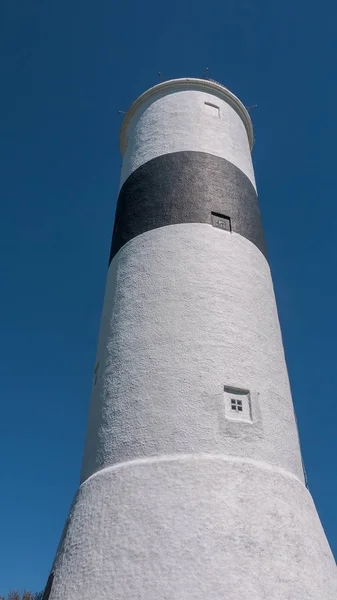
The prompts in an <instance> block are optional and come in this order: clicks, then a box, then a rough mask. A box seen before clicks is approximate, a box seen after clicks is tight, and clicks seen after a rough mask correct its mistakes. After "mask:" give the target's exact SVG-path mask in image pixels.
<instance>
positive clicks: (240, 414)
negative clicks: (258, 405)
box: [224, 386, 252, 423]
mask: <svg viewBox="0 0 337 600" xmlns="http://www.w3.org/2000/svg"><path fill="white" fill-rule="evenodd" d="M224 403H225V417H226V418H227V419H229V420H230V421H245V422H248V423H249V422H252V413H251V399H250V393H249V391H248V390H244V389H240V388H234V387H228V386H224Z"/></svg>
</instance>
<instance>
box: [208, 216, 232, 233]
mask: <svg viewBox="0 0 337 600" xmlns="http://www.w3.org/2000/svg"><path fill="white" fill-rule="evenodd" d="M211 223H212V225H213V227H218V228H219V229H224V230H225V231H231V230H232V227H231V220H230V217H226V216H225V215H221V214H220V213H215V212H212V213H211Z"/></svg>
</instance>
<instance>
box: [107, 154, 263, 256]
mask: <svg viewBox="0 0 337 600" xmlns="http://www.w3.org/2000/svg"><path fill="white" fill-rule="evenodd" d="M212 213H216V214H217V215H224V216H226V217H229V219H230V227H231V230H232V231H234V232H235V233H239V234H240V235H242V236H244V237H245V238H247V239H248V240H250V241H251V242H253V244H255V245H256V246H257V247H258V248H259V249H260V250H261V252H262V253H263V254H264V255H265V256H267V252H266V245H265V240H264V235H263V228H262V223H261V215H260V209H259V204H258V198H257V194H256V191H255V189H254V187H253V185H252V183H251V182H250V180H249V179H248V177H247V176H246V175H245V174H244V173H243V172H242V171H241V170H240V169H239V168H238V167H236V166H235V165H233V164H232V163H231V162H229V161H227V160H225V159H224V158H219V157H218V156H214V155H212V154H207V153H204V152H190V151H188V152H175V153H172V154H164V155H162V156H159V157H158V158H154V159H153V160H150V161H148V162H147V163H145V164H144V165H142V166H141V167H139V168H138V169H136V171H134V172H133V173H132V174H131V175H130V176H129V177H128V179H127V180H126V181H125V183H124V185H123V186H122V188H121V191H120V194H119V197H118V202H117V209H116V217H115V225H114V232H113V237H112V244H111V252H110V261H109V263H110V262H111V260H112V258H113V257H114V255H115V254H116V253H117V252H118V250H119V249H120V248H121V247H122V246H123V245H124V244H126V242H128V241H129V240H131V239H132V238H134V237H136V236H137V235H140V234H141V233H144V232H146V231H150V230H151V229H155V228H158V227H164V226H167V225H175V224H181V223H209V224H211V222H212V220H211V216H212Z"/></svg>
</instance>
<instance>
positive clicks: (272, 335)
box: [82, 223, 303, 481]
mask: <svg viewBox="0 0 337 600" xmlns="http://www.w3.org/2000/svg"><path fill="white" fill-rule="evenodd" d="M97 360H98V362H99V370H98V378H97V383H96V385H94V386H93V391H92V399H91V406H90V413H89V424H88V432H87V440H86V445H85V452H84V460H83V468H82V481H83V480H84V479H86V478H87V477H88V476H90V475H91V474H92V473H94V472H95V471H97V470H98V469H102V468H104V467H107V466H110V465H111V464H113V463H116V462H124V461H126V460H130V459H134V458H141V457H145V456H154V455H163V454H174V453H177V452H183V453H193V452H211V453H217V452H219V453H221V454H230V455H235V456H249V457H251V458H256V459H259V460H264V461H266V462H269V463H271V464H275V465H279V466H281V467H283V468H284V469H287V470H289V471H292V472H293V473H295V474H296V475H297V476H298V477H299V478H301V479H302V478H303V472H302V464H301V456H300V450H299V444H298V435H297V429H296V423H295V418H294V413H293V405H292V400H291V393H290V388H289V381H288V376H287V368H286V363H285V358H284V352H283V345H282V339H281V333H280V327H279V321H278V315H277V309H276V303H275V297H274V291H273V285H272V280H271V275H270V269H269V265H268V262H267V260H266V259H265V257H264V255H263V254H262V253H261V252H260V251H259V250H258V248H257V247H256V246H255V245H254V244H252V243H251V242H250V241H248V240H247V239H245V238H244V237H242V236H240V235H238V234H235V233H229V232H227V231H223V230H221V229H217V228H215V227H212V226H211V225H206V224H198V223H194V224H192V223H189V224H181V225H171V226H168V227H161V228H159V229H153V230H152V231H149V232H147V233H144V234H142V235H140V236H138V237H136V238H133V239H132V240H131V241H130V242H128V243H127V244H125V245H124V246H123V247H122V248H121V250H120V251H119V252H118V253H117V255H116V256H115V257H114V259H113V260H112V262H111V264H110V267H109V271H108V277H107V287H106V295H105V300H104V307H103V312H102V321H101V332H100V336H99V342H98V352H97ZM224 386H234V387H236V388H243V389H248V390H249V391H250V393H251V402H252V410H253V412H254V420H253V423H233V422H232V421H229V420H227V419H226V418H225V403H224Z"/></svg>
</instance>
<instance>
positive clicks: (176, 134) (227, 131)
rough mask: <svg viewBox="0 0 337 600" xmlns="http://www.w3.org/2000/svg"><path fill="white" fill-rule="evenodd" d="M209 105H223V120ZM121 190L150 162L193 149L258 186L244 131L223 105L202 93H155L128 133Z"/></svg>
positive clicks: (231, 109)
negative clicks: (231, 166)
mask: <svg viewBox="0 0 337 600" xmlns="http://www.w3.org/2000/svg"><path fill="white" fill-rule="evenodd" d="M205 102H209V103H211V104H214V105H216V106H219V110H220V117H218V116H217V115H216V114H215V116H214V115H213V114H210V113H209V112H208V111H207V110H206V108H205ZM126 142H127V144H126V149H125V152H124V156H123V166H122V173H121V186H122V185H123V183H124V181H125V180H126V179H127V178H128V177H129V175H130V174H131V173H132V172H133V171H134V170H135V169H138V167H140V165H142V164H144V163H146V162H147V161H148V160H151V159H152V158H156V157H157V156H161V155H162V154H168V153H170V152H182V151H186V150H194V151H197V152H208V153H209V154H214V155H215V156H220V157H221V158H225V159H226V160H228V161H229V162H232V163H233V164H234V165H236V166H237V167H239V169H241V171H243V173H245V175H247V177H248V178H249V179H250V180H251V182H252V184H253V185H254V186H255V178H254V171H253V165H252V159H251V154H250V147H249V141H248V137H247V132H246V128H245V126H244V124H243V121H242V120H241V118H240V116H239V115H238V113H237V112H236V111H235V110H234V108H232V106H230V105H229V104H228V103H227V102H225V100H223V99H222V98H219V97H217V96H216V95H214V94H211V93H206V92H202V91H198V90H181V91H177V92H172V93H166V94H164V95H162V94H161V93H160V92H158V94H153V95H152V96H151V97H150V98H148V99H147V100H145V101H144V102H143V103H142V104H141V105H140V106H139V108H138V109H137V110H136V111H135V113H134V114H133V115H132V116H131V118H130V121H129V123H128V127H127V130H126Z"/></svg>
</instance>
